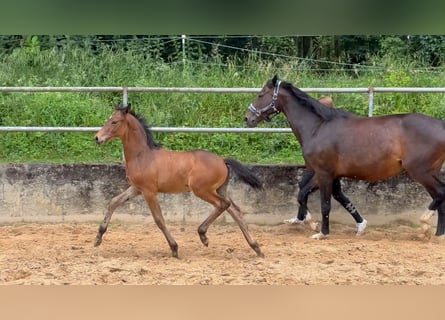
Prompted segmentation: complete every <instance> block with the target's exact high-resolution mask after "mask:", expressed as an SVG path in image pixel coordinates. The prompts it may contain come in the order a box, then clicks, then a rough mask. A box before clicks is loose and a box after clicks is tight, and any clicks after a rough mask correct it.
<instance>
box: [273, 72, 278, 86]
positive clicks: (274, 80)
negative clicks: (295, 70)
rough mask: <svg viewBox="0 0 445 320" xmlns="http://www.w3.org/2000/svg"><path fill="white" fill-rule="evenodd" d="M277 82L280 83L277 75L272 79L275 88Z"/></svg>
mask: <svg viewBox="0 0 445 320" xmlns="http://www.w3.org/2000/svg"><path fill="white" fill-rule="evenodd" d="M277 81H278V76H277V75H275V76H274V77H273V78H272V84H273V86H274V87H275V86H276V85H277Z"/></svg>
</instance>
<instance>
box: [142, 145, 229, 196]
mask: <svg viewBox="0 0 445 320" xmlns="http://www.w3.org/2000/svg"><path fill="white" fill-rule="evenodd" d="M154 152H155V154H154V158H153V163H152V165H149V166H150V167H152V168H151V170H149V171H150V175H151V176H153V178H155V179H156V182H157V183H156V185H157V191H158V192H164V193H179V192H185V191H193V190H195V191H196V190H197V189H199V188H205V189H212V190H216V189H218V188H219V187H220V186H221V185H222V184H223V183H224V182H225V181H226V180H227V177H228V174H229V171H228V168H227V165H226V163H225V162H224V159H223V158H221V157H220V156H218V155H216V154H214V153H212V152H210V151H206V150H191V151H173V150H167V149H159V150H156V151H154ZM153 169H154V170H153Z"/></svg>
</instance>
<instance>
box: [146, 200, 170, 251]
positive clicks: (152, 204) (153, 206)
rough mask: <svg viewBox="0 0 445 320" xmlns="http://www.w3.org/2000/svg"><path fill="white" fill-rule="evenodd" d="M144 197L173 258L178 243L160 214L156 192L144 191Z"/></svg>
mask: <svg viewBox="0 0 445 320" xmlns="http://www.w3.org/2000/svg"><path fill="white" fill-rule="evenodd" d="M144 198H145V201H147V204H148V206H149V208H150V211H151V215H152V216H153V219H154V221H155V223H156V225H157V226H158V228H159V229H161V231H162V233H163V234H164V236H165V238H166V239H167V242H168V245H169V246H170V249H171V251H172V256H173V257H174V258H178V244H177V243H176V241H175V239H173V237H172V235H171V234H170V232H169V231H168V229H167V227H166V226H165V221H164V217H163V216H162V212H161V207H160V206H159V202H158V199H157V195H156V193H145V194H144Z"/></svg>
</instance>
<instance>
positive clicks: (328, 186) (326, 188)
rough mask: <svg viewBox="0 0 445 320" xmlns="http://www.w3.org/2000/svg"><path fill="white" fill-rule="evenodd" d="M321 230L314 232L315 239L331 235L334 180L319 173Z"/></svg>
mask: <svg viewBox="0 0 445 320" xmlns="http://www.w3.org/2000/svg"><path fill="white" fill-rule="evenodd" d="M318 181H319V187H320V207H321V232H320V233H317V234H314V235H313V236H312V238H313V239H318V240H320V239H324V238H326V237H327V236H328V235H329V213H330V211H331V196H332V185H333V180H332V179H331V178H330V177H329V176H327V175H323V174H322V175H319V179H318Z"/></svg>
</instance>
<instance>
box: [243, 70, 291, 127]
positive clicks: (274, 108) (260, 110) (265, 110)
mask: <svg viewBox="0 0 445 320" xmlns="http://www.w3.org/2000/svg"><path fill="white" fill-rule="evenodd" d="M280 83H281V81H280V80H278V77H277V76H274V77H273V79H272V80H270V81H268V82H267V83H266V84H265V86H264V87H263V88H262V89H261V91H260V93H259V94H258V96H257V97H256V98H255V100H254V101H253V102H252V103H251V104H250V105H249V108H248V110H247V113H246V116H245V118H244V120H245V121H246V125H247V126H248V127H251V128H252V127H256V126H257V125H258V124H259V123H260V122H261V121H270V120H271V118H272V117H273V116H275V115H277V114H278V113H280V112H281V111H282V110H281V108H280V105H281V103H280V96H279V95H278V93H279V91H280Z"/></svg>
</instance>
